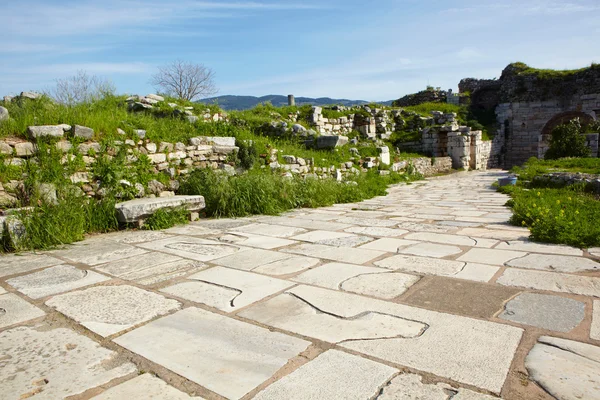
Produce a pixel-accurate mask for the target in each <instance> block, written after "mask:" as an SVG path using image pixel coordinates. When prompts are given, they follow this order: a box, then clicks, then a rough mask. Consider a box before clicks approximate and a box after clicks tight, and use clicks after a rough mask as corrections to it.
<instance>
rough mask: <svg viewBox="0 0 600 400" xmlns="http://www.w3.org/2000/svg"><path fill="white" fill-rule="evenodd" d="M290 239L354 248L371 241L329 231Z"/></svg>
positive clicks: (309, 233) (305, 234)
mask: <svg viewBox="0 0 600 400" xmlns="http://www.w3.org/2000/svg"><path fill="white" fill-rule="evenodd" d="M292 239H294V240H300V241H303V242H310V243H316V244H324V245H329V246H337V247H354V246H358V245H361V244H364V243H367V242H370V241H372V240H373V239H372V238H370V237H367V236H358V235H354V234H352V233H346V232H331V231H312V232H308V233H303V234H301V235H297V236H294V237H292Z"/></svg>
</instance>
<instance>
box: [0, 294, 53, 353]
mask: <svg viewBox="0 0 600 400" xmlns="http://www.w3.org/2000/svg"><path fill="white" fill-rule="evenodd" d="M44 315H46V314H45V313H44V312H43V311H42V310H40V309H39V308H37V307H36V306H34V305H33V304H29V303H28V302H26V301H25V300H23V299H22V298H20V297H19V296H17V295H16V294H12V293H6V294H3V295H0V328H5V327H7V326H10V325H14V324H20V323H21V322H26V321H29V320H31V319H34V318H39V317H43V316H44ZM0 360H1V358H0Z"/></svg>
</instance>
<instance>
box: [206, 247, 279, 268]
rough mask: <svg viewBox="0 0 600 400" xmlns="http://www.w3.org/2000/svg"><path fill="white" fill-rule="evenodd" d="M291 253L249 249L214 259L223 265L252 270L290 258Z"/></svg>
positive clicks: (214, 261)
mask: <svg viewBox="0 0 600 400" xmlns="http://www.w3.org/2000/svg"><path fill="white" fill-rule="evenodd" d="M289 257H290V255H289V254H284V253H278V252H276V251H272V250H263V249H248V250H246V251H243V252H241V253H236V254H231V255H228V256H225V257H223V258H218V259H216V260H213V261H212V263H213V264H217V265H222V266H224V267H230V268H235V269H241V270H245V271H251V270H253V269H254V268H257V267H260V266H261V265H265V264H270V263H272V262H275V261H280V260H284V259H286V258H289Z"/></svg>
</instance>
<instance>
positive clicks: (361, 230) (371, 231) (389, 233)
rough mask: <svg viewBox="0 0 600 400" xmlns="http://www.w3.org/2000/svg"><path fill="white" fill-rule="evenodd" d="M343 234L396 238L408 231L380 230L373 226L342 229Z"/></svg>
mask: <svg viewBox="0 0 600 400" xmlns="http://www.w3.org/2000/svg"><path fill="white" fill-rule="evenodd" d="M344 232H349V233H358V234H360V235H368V236H377V237H397V236H402V235H404V234H405V233H408V231H407V230H404V229H394V228H381V227H374V226H353V227H351V228H348V229H344Z"/></svg>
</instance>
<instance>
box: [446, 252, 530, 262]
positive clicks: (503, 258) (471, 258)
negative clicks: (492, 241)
mask: <svg viewBox="0 0 600 400" xmlns="http://www.w3.org/2000/svg"><path fill="white" fill-rule="evenodd" d="M526 254H527V253H524V252H522V251H511V250H496V249H479V248H475V249H471V250H469V251H467V252H466V253H465V254H463V255H462V256H460V257H459V258H458V259H457V260H458V261H467V262H474V263H479V264H492V265H504V263H506V262H508V261H510V260H512V259H515V258H519V257H523V256H524V255H526Z"/></svg>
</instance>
